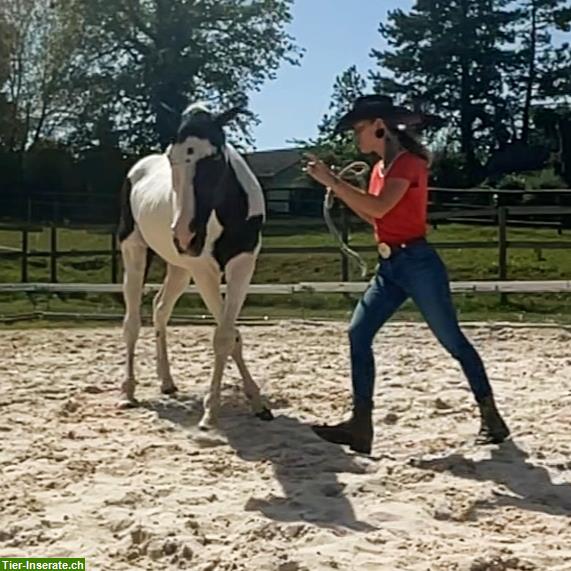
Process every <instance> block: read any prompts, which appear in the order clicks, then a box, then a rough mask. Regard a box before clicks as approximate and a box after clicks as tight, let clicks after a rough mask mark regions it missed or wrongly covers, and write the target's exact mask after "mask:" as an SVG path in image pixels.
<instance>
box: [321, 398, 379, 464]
mask: <svg viewBox="0 0 571 571" xmlns="http://www.w3.org/2000/svg"><path fill="white" fill-rule="evenodd" d="M312 429H313V431H314V432H315V433H316V434H317V435H318V436H320V437H321V438H323V440H327V441H328V442H333V443H334V444H345V445H347V446H349V447H350V448H351V450H353V451H355V452H361V453H363V454H370V453H371V446H372V444H373V419H372V409H371V407H364V406H355V407H354V408H353V415H352V416H351V418H350V419H349V420H346V421H345V422H340V423H339V424H335V425H334V426H327V425H320V426H317V425H315V426H312Z"/></svg>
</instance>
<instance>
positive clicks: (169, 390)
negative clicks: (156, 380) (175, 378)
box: [161, 385, 178, 396]
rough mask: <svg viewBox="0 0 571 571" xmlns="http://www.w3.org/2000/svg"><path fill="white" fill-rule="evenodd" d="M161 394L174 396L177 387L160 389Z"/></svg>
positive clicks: (169, 386) (171, 386)
mask: <svg viewBox="0 0 571 571" xmlns="http://www.w3.org/2000/svg"><path fill="white" fill-rule="evenodd" d="M161 393H163V395H169V396H172V395H176V393H178V387H177V386H176V385H168V386H166V387H161Z"/></svg>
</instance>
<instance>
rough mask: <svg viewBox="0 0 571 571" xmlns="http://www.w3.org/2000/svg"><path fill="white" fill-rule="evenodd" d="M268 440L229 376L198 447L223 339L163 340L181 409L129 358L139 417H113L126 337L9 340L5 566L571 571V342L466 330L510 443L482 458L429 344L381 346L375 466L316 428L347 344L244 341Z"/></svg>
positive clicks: (0, 424)
mask: <svg viewBox="0 0 571 571" xmlns="http://www.w3.org/2000/svg"><path fill="white" fill-rule="evenodd" d="M242 332H243V335H244V340H245V344H246V356H247V360H248V363H249V365H250V368H251V370H252V373H253V375H254V377H255V378H256V379H257V380H259V381H261V383H262V384H263V385H264V390H265V393H266V395H267V396H268V397H269V399H270V401H271V402H272V404H273V406H274V412H275V414H276V420H275V421H273V422H271V423H264V422H262V421H258V420H257V419H255V418H254V417H253V416H252V415H251V414H250V411H249V407H248V405H247V403H246V401H245V399H244V397H243V395H242V392H241V387H240V383H239V380H238V376H237V372H236V369H235V368H234V367H233V366H232V367H230V368H229V370H228V373H227V376H226V382H225V385H224V390H223V408H222V413H221V422H220V430H219V431H218V432H217V433H211V434H208V435H204V433H201V432H199V431H198V429H197V428H196V424H197V422H198V419H199V417H200V412H201V406H202V405H201V403H202V397H203V395H204V391H205V390H206V387H207V385H208V382H209V376H210V370H211V365H212V352H211V348H210V338H211V335H212V329H211V328H210V327H206V326H200V327H175V328H172V329H171V330H170V343H169V346H170V349H171V362H172V369H173V376H174V377H175V380H176V382H177V383H178V385H179V388H180V389H181V392H180V395H179V396H178V397H177V398H166V397H161V396H160V395H159V390H158V386H159V383H158V381H157V379H156V377H155V364H154V340H153V332H152V330H151V329H148V328H146V329H144V330H143V333H142V337H141V341H140V342H139V345H138V357H139V358H138V361H137V363H138V371H139V386H138V393H137V396H138V397H139V398H140V399H141V401H142V406H141V407H140V408H138V409H135V410H128V411H119V410H117V409H116V407H115V404H116V401H117V396H118V386H119V384H120V381H121V377H122V372H123V368H122V361H123V343H122V337H121V330H120V328H118V327H117V328H109V329H99V330H38V331H3V332H0V347H1V352H2V357H1V360H0V387H1V389H2V390H1V391H0V475H1V477H0V557H7V556H11V557H21V556H36V557H40V556H78V557H79V556H81V557H86V558H87V562H88V568H89V569H90V570H91V571H103V570H106V571H107V570H109V571H110V570H113V571H121V570H136V569H137V570H138V569H158V570H162V569H192V570H197V571H207V570H224V571H230V570H236V571H241V570H248V571H250V570H257V571H258V570H259V571H262V570H268V571H270V570H275V571H301V570H309V571H320V570H326V569H327V570H329V569H338V570H353V569H354V570H359V571H361V570H362V571H366V570H386V571H421V570H422V571H440V570H442V571H444V570H447V571H507V570H538V571H545V570H550V571H563V570H571V517H570V516H571V433H570V425H571V333H569V332H567V331H565V330H563V329H557V328H552V329H551V328H534V329H532V328H526V327H517V328H514V327H508V326H504V325H495V326H494V325H487V326H480V327H476V328H471V329H468V330H467V333H468V335H469V336H470V337H471V339H472V340H473V341H474V342H475V343H476V345H477V347H478V348H479V350H480V351H481V353H482V355H483V357H484V360H485V361H486V364H487V366H488V370H489V373H490V376H491V378H492V380H493V385H494V388H495V391H496V395H497V400H498V403H499V405H500V407H501V410H502V411H503V412H504V415H505V417H506V420H507V421H508V423H509V425H510V427H511V429H512V431H513V435H514V438H513V441H511V442H509V443H506V444H504V445H502V446H501V447H497V446H489V447H484V448H476V447H475V446H473V444H472V438H473V436H474V434H475V432H476V430H477V427H478V421H477V418H476V411H475V407H474V405H473V401H472V398H471V395H470V393H469V391H468V390H467V383H466V381H465V380H464V378H463V377H462V375H461V373H460V369H459V367H458V366H457V365H456V363H455V362H453V361H452V360H451V359H450V358H449V357H448V356H447V355H446V354H445V353H444V351H443V350H442V349H441V348H440V347H439V346H438V345H437V343H436V341H434V340H433V338H432V337H431V335H430V333H429V332H428V331H427V330H426V329H425V328H424V327H423V326H420V325H404V324H393V325H389V326H387V328H386V329H385V330H384V331H383V333H382V334H380V335H379V336H378V338H377V343H376V355H377V363H378V382H377V408H376V412H375V419H376V428H377V438H376V441H375V446H374V453H373V455H372V456H371V457H365V456H359V455H355V454H352V453H350V452H349V451H348V450H346V449H343V448H342V447H338V446H335V445H332V444H328V443H325V442H322V441H321V440H319V439H318V438H317V437H316V436H315V435H314V434H313V433H312V431H311V430H310V428H309V427H308V424H307V423H308V422H311V421H314V420H319V421H334V420H336V419H338V418H340V417H342V416H343V415H344V414H345V412H346V411H347V409H348V404H349V385H348V382H347V379H348V374H347V372H348V358H347V343H346V337H345V325H344V324H304V323H301V322H283V323H278V324H275V325H268V326H260V327H247V328H245V327H244V328H242Z"/></svg>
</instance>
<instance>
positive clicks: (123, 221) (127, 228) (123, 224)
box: [117, 176, 135, 243]
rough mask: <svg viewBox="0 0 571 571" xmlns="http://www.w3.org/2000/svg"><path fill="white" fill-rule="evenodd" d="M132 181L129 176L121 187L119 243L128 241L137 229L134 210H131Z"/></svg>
mask: <svg viewBox="0 0 571 571" xmlns="http://www.w3.org/2000/svg"><path fill="white" fill-rule="evenodd" d="M132 186H133V185H132V183H131V179H130V178H129V177H128V176H127V177H125V180H124V181H123V186H121V193H120V196H119V225H118V227H117V237H118V238H119V243H121V242H123V240H126V239H127V238H128V237H129V236H130V235H131V233H132V232H133V230H134V229H135V219H134V218H133V210H132V209H131V189H132Z"/></svg>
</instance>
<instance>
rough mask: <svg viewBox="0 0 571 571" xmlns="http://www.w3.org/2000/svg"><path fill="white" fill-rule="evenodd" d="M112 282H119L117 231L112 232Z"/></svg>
mask: <svg viewBox="0 0 571 571" xmlns="http://www.w3.org/2000/svg"><path fill="white" fill-rule="evenodd" d="M111 283H113V284H116V283H117V240H116V239H115V232H111Z"/></svg>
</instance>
